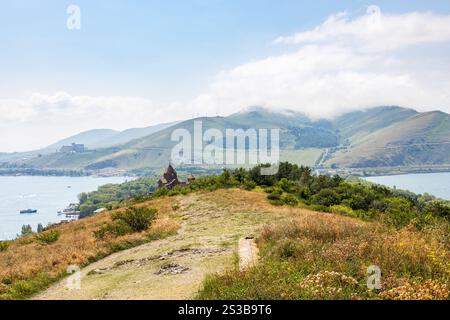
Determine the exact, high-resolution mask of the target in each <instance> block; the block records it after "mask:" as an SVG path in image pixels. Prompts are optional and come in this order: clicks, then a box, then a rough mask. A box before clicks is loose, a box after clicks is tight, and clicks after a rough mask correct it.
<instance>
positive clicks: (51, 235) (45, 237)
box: [36, 230, 61, 244]
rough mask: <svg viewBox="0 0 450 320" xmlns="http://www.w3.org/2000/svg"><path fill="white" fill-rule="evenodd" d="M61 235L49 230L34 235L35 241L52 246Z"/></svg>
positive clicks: (56, 231)
mask: <svg viewBox="0 0 450 320" xmlns="http://www.w3.org/2000/svg"><path fill="white" fill-rule="evenodd" d="M60 236H61V233H60V232H59V231H58V230H50V231H47V232H42V233H39V234H38V235H36V240H37V241H38V242H40V243H41V244H52V243H55V242H56V241H58V239H59V237H60Z"/></svg>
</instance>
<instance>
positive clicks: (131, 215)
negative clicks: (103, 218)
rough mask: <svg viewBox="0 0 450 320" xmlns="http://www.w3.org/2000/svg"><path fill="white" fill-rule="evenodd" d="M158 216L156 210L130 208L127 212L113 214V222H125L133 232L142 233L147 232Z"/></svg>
mask: <svg viewBox="0 0 450 320" xmlns="http://www.w3.org/2000/svg"><path fill="white" fill-rule="evenodd" d="M155 216H156V209H153V208H146V207H144V208H135V207H134V208H128V209H127V210H126V211H125V212H117V213H115V214H113V217H112V218H113V220H114V221H118V222H123V223H125V224H126V225H128V226H129V227H130V228H131V229H132V231H134V232H140V231H144V230H146V229H147V228H148V227H149V226H150V223H151V222H152V220H153V219H154V218H155Z"/></svg>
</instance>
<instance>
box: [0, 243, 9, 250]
mask: <svg viewBox="0 0 450 320" xmlns="http://www.w3.org/2000/svg"><path fill="white" fill-rule="evenodd" d="M8 247H9V243H8V242H6V241H0V252H4V251H6V250H8Z"/></svg>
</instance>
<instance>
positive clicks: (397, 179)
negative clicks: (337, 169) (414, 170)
mask: <svg viewBox="0 0 450 320" xmlns="http://www.w3.org/2000/svg"><path fill="white" fill-rule="evenodd" d="M366 180H368V181H371V182H375V183H379V184H384V185H386V186H389V187H394V186H395V187H397V189H405V190H410V191H412V192H415V193H418V194H424V193H429V194H431V195H433V196H436V197H438V198H442V199H447V200H450V172H444V173H424V174H405V175H398V176H383V177H368V178H366Z"/></svg>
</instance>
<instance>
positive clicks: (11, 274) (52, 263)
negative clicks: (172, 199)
mask: <svg viewBox="0 0 450 320" xmlns="http://www.w3.org/2000/svg"><path fill="white" fill-rule="evenodd" d="M139 206H141V207H142V206H151V207H153V208H156V209H157V210H158V215H157V218H156V219H155V221H154V222H153V224H152V225H151V227H150V228H149V229H148V230H147V231H145V232H142V233H135V234H129V235H125V236H122V237H118V238H108V239H105V240H103V241H100V240H97V239H96V238H95V237H94V235H93V233H94V231H96V230H98V229H99V227H100V226H101V225H103V224H104V223H107V222H110V221H111V214H112V213H113V212H105V213H101V214H98V215H95V216H93V217H89V218H86V219H82V220H80V221H76V222H72V223H69V224H65V225H61V226H57V227H55V228H54V229H55V230H57V231H59V233H60V237H59V239H58V240H57V241H56V242H55V243H53V244H49V245H43V244H42V243H41V242H39V241H38V239H37V236H36V235H30V236H27V237H24V238H20V239H18V240H15V241H11V242H10V243H9V247H8V249H7V250H6V251H3V252H0V299H1V298H6V299H8V298H24V297H26V296H28V295H30V294H33V293H34V292H35V291H37V290H40V289H42V287H45V286H46V285H48V284H49V283H51V282H52V281H54V280H56V279H58V278H59V277H61V276H62V275H64V274H65V273H66V270H67V267H68V266H70V265H79V266H84V265H87V264H89V263H90V262H93V261H95V260H98V259H100V258H102V257H105V256H107V255H109V254H111V253H113V252H115V251H118V250H121V249H126V248H129V247H132V246H135V245H138V244H141V243H145V242H148V241H150V240H154V239H159V238H161V237H164V236H167V235H170V234H173V233H175V232H176V231H177V230H178V228H179V222H178V220H177V219H176V218H175V216H174V212H173V210H172V208H171V206H170V203H169V201H167V200H164V199H157V200H154V201H151V202H147V203H142V204H139ZM119 210H123V209H119Z"/></svg>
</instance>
